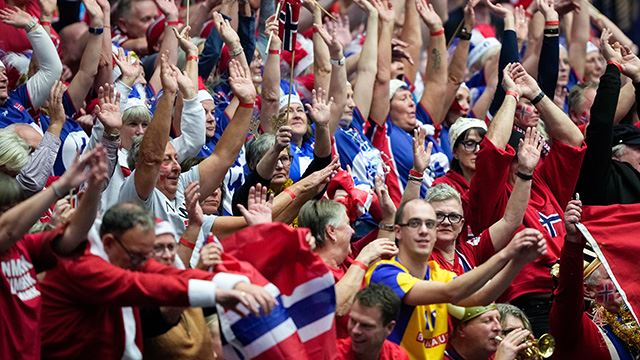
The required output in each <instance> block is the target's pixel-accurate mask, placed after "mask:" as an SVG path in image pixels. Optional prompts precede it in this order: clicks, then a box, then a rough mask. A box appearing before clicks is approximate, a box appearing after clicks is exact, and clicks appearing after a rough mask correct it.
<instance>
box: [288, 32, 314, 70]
mask: <svg viewBox="0 0 640 360" xmlns="http://www.w3.org/2000/svg"><path fill="white" fill-rule="evenodd" d="M296 39H297V40H296V51H295V56H294V58H293V60H294V61H295V64H294V65H295V66H294V68H293V76H294V77H297V76H299V75H300V74H302V73H303V72H304V71H305V70H306V69H307V68H308V67H309V66H311V65H313V41H311V40H309V39H307V38H305V37H304V36H302V35H301V34H298V36H297V37H296ZM280 59H282V60H283V61H284V62H286V63H287V64H288V65H289V68H291V52H289V51H282V54H281V55H280Z"/></svg>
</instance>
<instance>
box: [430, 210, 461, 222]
mask: <svg viewBox="0 0 640 360" xmlns="http://www.w3.org/2000/svg"><path fill="white" fill-rule="evenodd" d="M463 219H464V217H463V216H462V215H460V214H457V213H449V214H446V213H443V212H436V220H437V221H438V224H442V223H443V222H445V220H449V223H451V224H458V223H460V222H461V221H462V220H463Z"/></svg>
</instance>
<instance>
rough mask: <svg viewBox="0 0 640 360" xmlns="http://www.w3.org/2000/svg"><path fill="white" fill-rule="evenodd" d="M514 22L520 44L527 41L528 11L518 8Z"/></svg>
mask: <svg viewBox="0 0 640 360" xmlns="http://www.w3.org/2000/svg"><path fill="white" fill-rule="evenodd" d="M556 20H557V16H556ZM514 21H515V26H516V36H517V38H518V42H519V43H521V42H523V41H525V40H527V36H528V35H529V18H528V17H527V11H526V10H525V9H524V8H523V7H522V6H518V7H516V9H515V13H514Z"/></svg>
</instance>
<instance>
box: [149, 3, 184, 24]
mask: <svg viewBox="0 0 640 360" xmlns="http://www.w3.org/2000/svg"><path fill="white" fill-rule="evenodd" d="M154 1H155V3H156V5H157V6H158V9H159V10H160V11H161V12H162V14H164V16H165V18H167V21H177V20H178V17H179V14H180V12H179V10H178V7H177V6H176V3H175V2H174V1H173V0H154Z"/></svg>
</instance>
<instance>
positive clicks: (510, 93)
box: [504, 90, 520, 101]
mask: <svg viewBox="0 0 640 360" xmlns="http://www.w3.org/2000/svg"><path fill="white" fill-rule="evenodd" d="M504 93H505V95H511V96H513V97H514V98H516V101H518V100H520V94H518V93H517V92H515V91H513V90H507V91H505V92H504Z"/></svg>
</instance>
